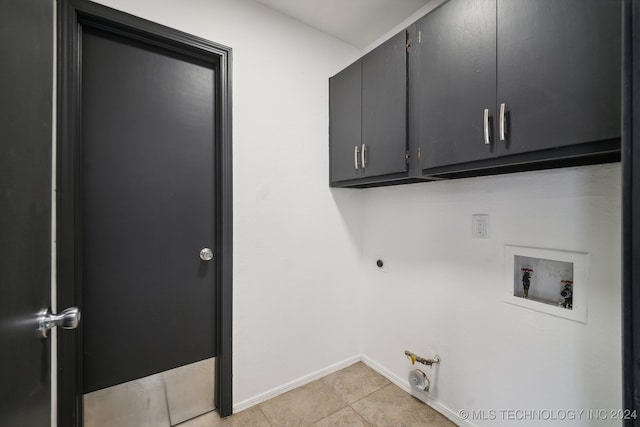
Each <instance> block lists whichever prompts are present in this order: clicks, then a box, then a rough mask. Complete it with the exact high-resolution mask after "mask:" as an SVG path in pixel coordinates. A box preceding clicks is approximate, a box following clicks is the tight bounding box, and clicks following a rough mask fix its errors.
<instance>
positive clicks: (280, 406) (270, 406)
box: [260, 380, 347, 427]
mask: <svg viewBox="0 0 640 427" xmlns="http://www.w3.org/2000/svg"><path fill="white" fill-rule="evenodd" d="M346 406H347V404H346V403H345V401H344V400H342V398H341V397H340V396H339V395H338V394H337V393H336V392H335V391H334V390H333V389H332V388H331V387H329V386H328V385H327V384H325V383H324V382H322V381H320V380H318V381H314V382H312V383H309V384H306V385H303V386H301V387H298V388H297V389H295V390H291V391H290V392H288V393H285V394H282V395H280V396H277V397H274V398H273V399H271V400H269V401H267V402H264V403H261V404H260V408H261V409H262V411H263V412H264V414H265V415H266V416H267V419H268V420H269V422H270V423H271V424H272V425H274V426H277V427H288V426H309V425H311V424H313V423H314V422H316V421H318V420H320V419H322V418H324V417H326V416H327V415H330V414H333V413H334V412H336V411H338V410H339V409H342V408H344V407H346Z"/></svg>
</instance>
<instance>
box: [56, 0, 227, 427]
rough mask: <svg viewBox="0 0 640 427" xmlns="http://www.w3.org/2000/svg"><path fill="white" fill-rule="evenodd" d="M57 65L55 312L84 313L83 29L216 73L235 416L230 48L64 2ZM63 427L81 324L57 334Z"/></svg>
mask: <svg viewBox="0 0 640 427" xmlns="http://www.w3.org/2000/svg"><path fill="white" fill-rule="evenodd" d="M57 25H58V30H57V31H58V35H57V37H58V52H57V55H58V57H57V58H58V59H57V85H58V88H57V93H58V95H57V97H58V99H57V153H56V155H57V159H56V164H57V178H56V181H57V182H56V192H57V194H56V200H57V205H56V217H57V218H56V230H57V231H56V234H57V244H56V246H57V298H56V300H57V307H70V306H77V307H79V308H80V309H81V310H82V285H81V280H80V279H81V277H82V276H81V270H80V268H81V265H82V262H81V256H82V248H81V241H82V239H81V237H82V236H81V231H82V218H81V211H80V206H81V203H80V197H81V182H80V180H81V178H80V177H81V149H82V141H81V129H80V126H81V123H82V120H81V111H82V106H81V99H82V97H81V84H80V77H81V74H80V73H81V68H80V53H81V51H80V49H81V45H80V43H81V34H82V27H83V26H91V27H94V28H99V29H102V30H106V31H109V32H113V33H116V34H120V35H125V36H127V37H130V38H134V39H136V40H140V41H143V42H145V43H150V44H153V45H156V46H160V47H162V48H166V49H170V50H173V51H176V52H180V53H181V54H183V55H187V56H190V57H193V58H197V59H198V60H201V61H205V62H207V63H209V64H211V65H212V67H214V69H215V70H216V71H217V72H216V73H215V74H216V82H215V87H216V92H217V94H216V95H217V96H216V102H217V105H216V108H215V112H216V113H215V117H214V120H216V124H217V126H216V143H215V153H216V155H215V162H216V164H215V179H216V183H215V189H216V194H215V195H214V197H215V198H216V203H215V206H216V207H215V209H216V212H215V213H216V219H215V221H216V224H215V230H216V241H215V252H216V260H217V264H216V267H217V271H216V276H215V277H216V305H215V310H216V343H215V348H216V354H217V356H216V377H215V396H216V397H215V399H216V407H217V408H218V411H219V413H220V415H221V416H223V417H225V416H228V415H231V413H232V403H233V402H232V349H231V345H232V324H231V322H232V271H233V270H232V269H233V262H232V256H233V250H232V249H233V247H232V241H233V240H232V239H233V210H232V195H233V186H232V122H231V112H232V109H231V53H232V50H231V48H229V47H226V46H223V45H220V44H217V43H213V42H210V41H208V40H204V39H202V38H199V37H196V36H193V35H190V34H186V33H183V32H181V31H178V30H175V29H172V28H169V27H165V26H163V25H160V24H156V23H154V22H151V21H147V20H145V19H142V18H138V17H136V16H133V15H129V14H127V13H124V12H121V11H118V10H115V9H112V8H109V7H106V6H102V5H99V4H96V3H92V2H90V1H88V0H59V1H58V22H57ZM57 358H58V364H57V372H58V375H57V377H58V389H57V393H58V425H59V426H65V427H66V426H82V423H83V411H82V322H80V326H79V328H78V331H77V333H73V334H59V335H58V348H57Z"/></svg>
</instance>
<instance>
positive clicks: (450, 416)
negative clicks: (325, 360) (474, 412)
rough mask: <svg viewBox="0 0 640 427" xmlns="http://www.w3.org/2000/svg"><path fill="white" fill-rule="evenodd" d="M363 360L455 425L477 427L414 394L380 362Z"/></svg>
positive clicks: (401, 379) (446, 409)
mask: <svg viewBox="0 0 640 427" xmlns="http://www.w3.org/2000/svg"><path fill="white" fill-rule="evenodd" d="M361 360H362V362H363V363H364V364H365V365H367V366H368V367H370V368H371V369H373V370H374V371H376V372H377V373H379V374H380V375H382V376H383V377H385V378H386V379H388V380H389V381H391V382H392V383H394V384H395V385H397V386H398V387H400V388H401V389H402V390H404V391H406V392H407V393H409V394H411V395H412V396H415V397H416V398H418V399H420V400H421V401H423V402H424V403H425V404H427V405H429V406H431V407H432V408H433V409H435V410H436V411H438V412H440V413H441V414H442V415H444V416H445V417H447V418H448V419H449V420H450V421H451V422H452V423H454V424H455V425H457V426H462V427H476V425H475V424H472V423H470V422H469V421H467V420H464V419H462V418H460V417H459V416H458V414H457V413H456V412H455V411H452V410H451V409H450V408H448V407H447V406H445V405H443V404H442V403H440V402H438V401H436V400H433V399H429V397H427V396H423V395H418V394H417V393H415V392H413V391H412V389H411V386H409V381H407V379H406V378H400V377H398V376H397V375H395V374H394V373H392V372H391V371H389V370H387V369H386V368H384V367H383V366H382V365H380V364H379V363H378V362H376V361H375V360H373V359H370V358H369V357H367V356H364V355H363V356H362V359H361Z"/></svg>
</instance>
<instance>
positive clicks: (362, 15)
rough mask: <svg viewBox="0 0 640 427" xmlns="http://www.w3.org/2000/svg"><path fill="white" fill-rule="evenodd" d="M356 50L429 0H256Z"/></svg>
mask: <svg viewBox="0 0 640 427" xmlns="http://www.w3.org/2000/svg"><path fill="white" fill-rule="evenodd" d="M256 1H258V2H260V3H262V4H264V5H266V6H269V7H271V8H272V9H275V10H277V11H279V12H282V13H284V14H285V15H288V16H290V17H292V18H295V19H297V20H298V21H301V22H303V23H305V24H307V25H309V26H311V27H313V28H316V29H318V30H320V31H322V32H324V33H327V34H329V35H331V36H333V37H336V38H338V39H340V40H342V41H344V42H347V43H349V44H351V45H353V46H356V47H358V48H360V49H362V48H364V47H366V46H368V45H369V44H371V43H373V42H374V41H376V40H377V39H378V38H380V37H381V36H383V35H384V34H386V33H387V32H389V31H390V30H392V29H393V28H394V27H395V26H396V25H398V24H400V23H401V22H402V21H403V20H405V19H406V18H408V17H409V16H410V15H411V14H413V13H414V12H416V11H417V10H418V9H420V8H421V7H422V6H424V5H425V4H426V3H428V2H429V0H256Z"/></svg>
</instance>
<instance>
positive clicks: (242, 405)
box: [233, 354, 362, 414]
mask: <svg viewBox="0 0 640 427" xmlns="http://www.w3.org/2000/svg"><path fill="white" fill-rule="evenodd" d="M361 360H362V357H361V356H360V355H359V354H358V355H355V356H351V357H349V358H348V359H345V360H343V361H341V362H338V363H336V364H333V365H331V366H328V367H326V368H323V369H320V370H318V371H315V372H312V373H311V374H309V375H305V376H304V377H300V378H298V379H296V380H293V381H291V382H288V383H286V384H283V385H281V386H278V387H275V388H272V389H271V390H268V391H266V392H264V393H261V394H259V395H257V396H254V397H252V398H249V399H246V400H243V401H242V402H238V403H236V404H234V405H233V413H234V414H235V413H237V412H240V411H242V410H244V409H248V408H250V407H252V406H254V405H257V404H259V403H262V402H264V401H267V400H269V399H271V398H273V397H276V396H278V395H280V394H283V393H286V392H288V391H290V390H293V389H294V388H297V387H300V386H303V385H305V384H308V383H310V382H312V381H315V380H317V379H319V378H322V377H324V376H327V375H329V374H332V373H334V372H336V371H339V370H340V369H342V368H346V367H347V366H350V365H353V364H354V363H356V362H359V361H361Z"/></svg>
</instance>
